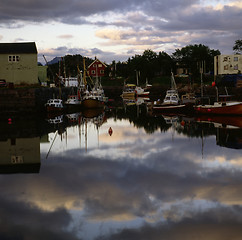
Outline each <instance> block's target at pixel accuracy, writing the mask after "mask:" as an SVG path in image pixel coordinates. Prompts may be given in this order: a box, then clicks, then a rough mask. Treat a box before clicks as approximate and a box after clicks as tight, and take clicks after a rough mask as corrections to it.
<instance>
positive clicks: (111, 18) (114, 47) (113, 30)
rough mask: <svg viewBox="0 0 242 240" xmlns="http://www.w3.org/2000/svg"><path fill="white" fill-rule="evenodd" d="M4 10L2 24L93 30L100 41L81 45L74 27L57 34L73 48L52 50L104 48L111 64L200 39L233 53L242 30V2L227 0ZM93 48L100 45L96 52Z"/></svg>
mask: <svg viewBox="0 0 242 240" xmlns="http://www.w3.org/2000/svg"><path fill="white" fill-rule="evenodd" d="M12 6H14V7H12ZM0 11H1V13H2V14H1V16H0V22H1V24H0V26H1V27H2V28H4V27H7V28H8V29H12V28H18V29H19V28H21V27H22V28H24V27H26V26H27V25H28V24H31V25H36V24H38V26H39V25H43V26H46V24H63V26H65V27H66V26H69V27H76V28H78V29H79V28H81V27H85V30H86V29H87V28H89V29H94V30H93V31H95V37H96V38H95V40H97V41H96V42H95V46H93V47H90V46H89V47H88V48H86V47H85V46H83V48H82V49H79V47H78V44H76V43H75V44H74V42H75V39H76V35H75V33H74V32H73V33H69V34H67V35H66V34H61V35H60V34H57V38H58V40H60V41H61V40H64V39H68V40H69V42H68V44H66V46H68V47H67V48H68V49H67V48H66V52H64V51H62V52H61V51H59V53H58V50H57V49H50V50H51V51H50V52H49V56H51V55H52V53H53V52H56V54H57V53H58V54H62V55H65V54H68V53H71V52H73V51H74V50H75V49H76V50H80V51H79V52H75V54H77V53H86V54H87V55H86V56H88V57H89V56H90V55H89V54H92V53H93V54H95V52H97V51H96V50H97V49H99V51H98V54H99V58H100V59H101V60H103V61H106V62H109V63H110V62H112V61H113V60H116V61H119V60H121V61H126V60H127V59H128V58H129V57H132V56H131V53H134V54H142V52H143V51H144V50H146V49H152V50H154V51H156V52H159V51H165V52H167V53H168V54H172V53H173V52H174V51H175V49H177V48H182V47H185V46H186V45H189V44H200V43H201V44H204V45H207V46H209V47H210V48H211V49H215V50H217V49H219V50H220V51H221V53H222V54H232V53H233V45H234V43H235V40H237V39H240V38H241V35H242V29H241V26H240V23H241V22H242V6H241V3H240V1H224V3H223V4H222V2H218V1H212V2H211V1H209V2H207V1H198V0H185V1H179V0H163V1H157V0H149V1H148V0H140V1H138V0H131V1H128V0H124V1H118V0H112V1H111V0H100V1H89V0H83V1H75V0H70V1H68V3H67V2H66V1H63V0H60V1H57V0H54V1H47V0H44V1H39V2H38V3H36V2H34V1H32V0H24V1H17V0H10V1H6V0H4V1H2V2H1V6H0ZM85 30H84V32H85ZM68 32H69V31H68ZM2 36H3V38H6V37H5V36H4V35H3V34H2ZM72 36H73V37H72ZM74 36H75V37H74ZM91 37H93V35H92V36H91ZM93 38H94V37H93ZM44 41H45V40H44ZM43 45H45V44H43ZM59 46H64V43H63V42H61V43H59ZM45 48H46V49H43V50H42V49H41V50H40V52H46V53H47V52H48V47H46V46H45ZM52 48H53V45H52ZM93 49H96V50H95V51H94V52H93ZM112 54H113V57H112V56H111V55H112ZM59 56H60V55H59ZM91 57H94V56H91Z"/></svg>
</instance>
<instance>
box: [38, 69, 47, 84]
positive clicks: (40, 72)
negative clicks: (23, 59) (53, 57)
mask: <svg viewBox="0 0 242 240" xmlns="http://www.w3.org/2000/svg"><path fill="white" fill-rule="evenodd" d="M47 68H48V66H38V78H39V80H40V81H41V82H46V81H47Z"/></svg>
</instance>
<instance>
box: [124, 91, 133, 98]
mask: <svg viewBox="0 0 242 240" xmlns="http://www.w3.org/2000/svg"><path fill="white" fill-rule="evenodd" d="M135 95H136V94H135V92H123V94H122V95H121V96H122V97H123V98H134V97H135Z"/></svg>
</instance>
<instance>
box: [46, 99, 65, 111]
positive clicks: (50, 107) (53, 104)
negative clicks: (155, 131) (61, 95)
mask: <svg viewBox="0 0 242 240" xmlns="http://www.w3.org/2000/svg"><path fill="white" fill-rule="evenodd" d="M45 107H46V110H47V112H61V111H63V110H64V105H63V101H62V100H61V99H57V98H53V99H49V100H48V101H47V103H46V104H45Z"/></svg>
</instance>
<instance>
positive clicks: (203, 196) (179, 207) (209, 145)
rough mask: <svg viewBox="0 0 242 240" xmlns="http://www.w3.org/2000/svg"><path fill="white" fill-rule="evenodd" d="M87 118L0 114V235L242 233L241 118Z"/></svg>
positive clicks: (121, 112)
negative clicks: (55, 121)
mask: <svg viewBox="0 0 242 240" xmlns="http://www.w3.org/2000/svg"><path fill="white" fill-rule="evenodd" d="M94 115H95V114H94V113H80V114H73V115H68V116H63V118H60V123H55V124H54V123H50V121H49V122H48V121H47V119H45V118H43V119H36V118H34V119H32V118H28V119H25V118H24V119H23V118H13V119H11V121H10V120H9V119H8V118H2V119H1V123H2V127H1V141H0V150H1V153H0V171H1V174H0V189H1V192H0V206H1V208H0V222H1V225H0V239H45V240H48V239H58V240H60V239H90V240H92V239H112V240H114V239H139V240H140V239H141V240H142V239H166V240H167V239H168V240H169V239H179V240H182V239H184V240H185V239H186V240H189V239H191V240H194V239H212V240H216V239H219V240H221V239H222V240H223V239H226V240H227V239H241V237H242V230H241V224H242V205H241V204H242V202H241V199H242V171H241V170H242V156H241V153H242V151H241V148H242V129H241V128H239V127H238V126H240V125H241V123H242V120H240V118H230V119H224V118H219V119H211V118H210V119H206V118H204V119H201V118H199V119H197V118H194V117H187V116H183V117H181V116H179V117H178V116H174V117H172V118H171V117H169V116H168V117H167V116H152V115H151V114H149V112H147V108H146V106H145V105H144V104H142V105H139V106H138V107H137V106H136V105H130V106H127V105H126V106H120V107H114V108H112V109H110V110H108V111H106V112H100V113H99V116H98V117H95V118H92V116H94ZM49 120H50V119H49ZM52 120H53V119H52ZM215 120H216V121H215ZM228 122H229V123H230V124H231V125H233V126H229V127H228V125H226V124H225V123H228ZM110 128H111V129H110ZM109 130H111V131H109Z"/></svg>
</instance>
